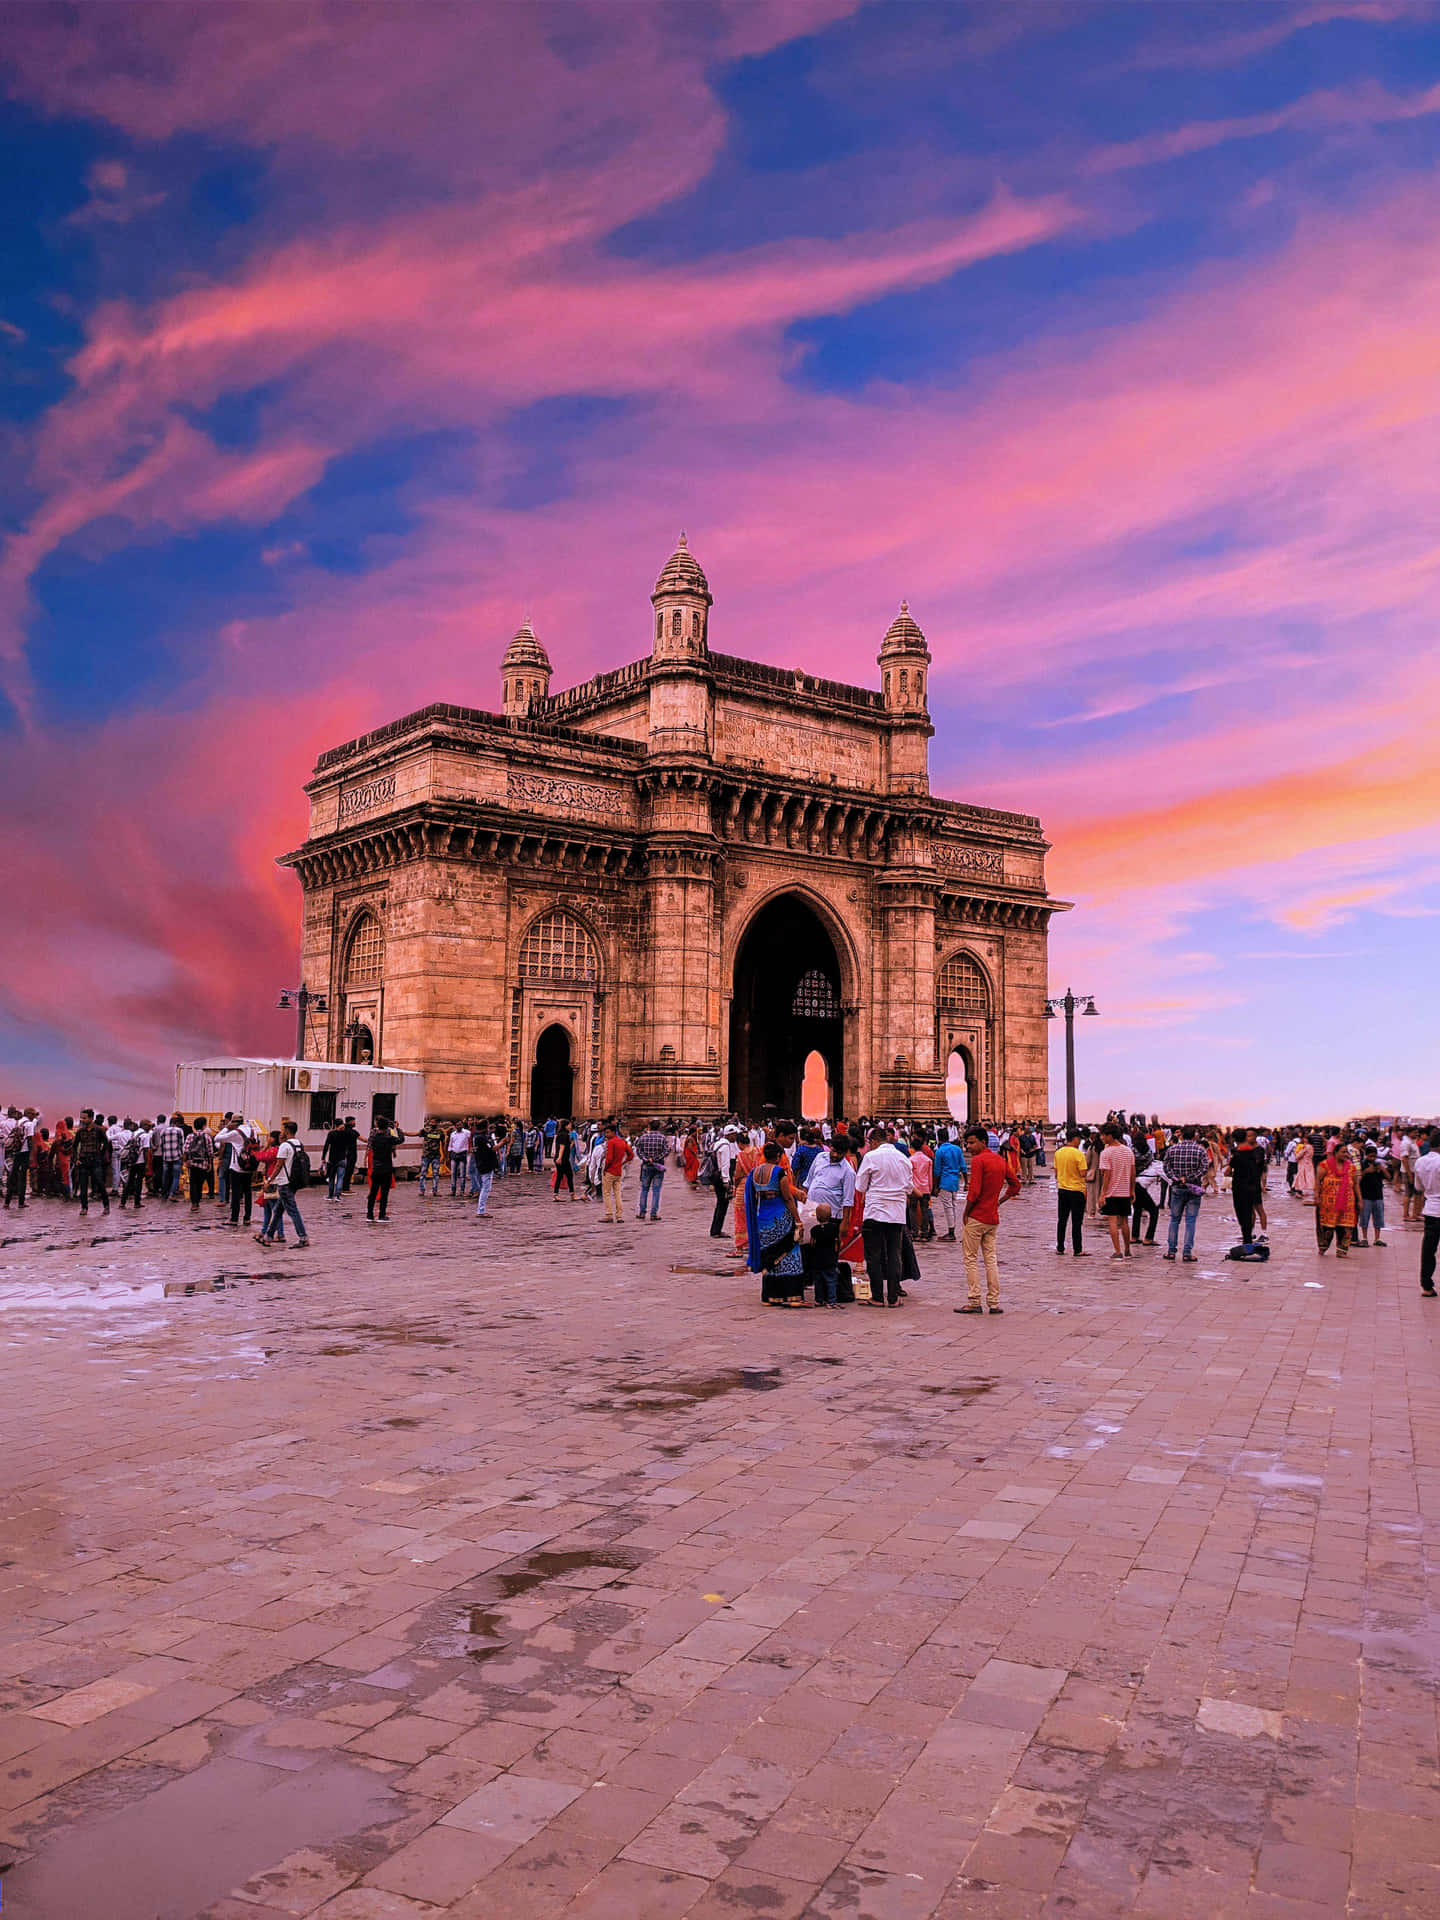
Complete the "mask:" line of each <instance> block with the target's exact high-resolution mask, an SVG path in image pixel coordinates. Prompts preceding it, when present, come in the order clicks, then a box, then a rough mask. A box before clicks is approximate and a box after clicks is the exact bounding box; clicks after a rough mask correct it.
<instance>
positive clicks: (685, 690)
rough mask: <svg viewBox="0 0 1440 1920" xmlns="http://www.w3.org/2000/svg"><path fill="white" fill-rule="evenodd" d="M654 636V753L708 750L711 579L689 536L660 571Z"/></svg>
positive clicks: (654, 601) (652, 600)
mask: <svg viewBox="0 0 1440 1920" xmlns="http://www.w3.org/2000/svg"><path fill="white" fill-rule="evenodd" d="M650 604H651V605H652V606H653V607H654V609H655V640H654V644H653V646H652V648H651V653H650V751H651V753H652V754H685V755H687V756H688V755H693V754H702V755H703V754H707V753H708V752H709V751H710V735H711V718H712V715H711V689H710V681H709V677H708V672H707V669H708V666H709V657H710V649H709V644H708V640H709V628H710V608H711V605H712V604H713V603H712V601H711V597H710V583H709V581H708V580H707V579H706V578H705V571H704V568H703V567H702V566H701V565H700V562H699V561H698V560H697V559H696V558H695V556H694V554H693V553H691V551H690V546H689V542H688V541H687V540H686V538H685V536H684V534H683V533H682V534H681V536H680V544H679V545H678V546H677V547H676V549H675V551H674V553H672V554H671V556H670V558H669V559H668V560H667V561H666V562H665V564H664V566H663V567H662V568H661V569H660V578H659V579H658V580H657V581H656V582H655V591H654V592H653V593H652V594H651V596H650Z"/></svg>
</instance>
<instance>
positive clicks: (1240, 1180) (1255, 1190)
mask: <svg viewBox="0 0 1440 1920" xmlns="http://www.w3.org/2000/svg"><path fill="white" fill-rule="evenodd" d="M1230 1141H1231V1145H1230V1204H1231V1205H1232V1206H1233V1207H1234V1209H1235V1219H1236V1221H1237V1223H1238V1225H1239V1228H1240V1238H1241V1240H1242V1241H1244V1243H1245V1245H1246V1246H1247V1247H1248V1246H1249V1245H1250V1244H1251V1243H1252V1242H1253V1240H1254V1238H1255V1215H1256V1213H1257V1212H1258V1213H1260V1214H1261V1215H1263V1214H1264V1211H1265V1202H1264V1193H1265V1155H1264V1152H1263V1150H1262V1149H1261V1147H1260V1145H1259V1143H1258V1142H1257V1140H1256V1138H1255V1135H1254V1134H1253V1133H1252V1132H1251V1131H1250V1130H1249V1129H1248V1128H1247V1127H1238V1128H1237V1129H1236V1130H1235V1132H1234V1133H1233V1134H1232V1135H1231V1136H1230Z"/></svg>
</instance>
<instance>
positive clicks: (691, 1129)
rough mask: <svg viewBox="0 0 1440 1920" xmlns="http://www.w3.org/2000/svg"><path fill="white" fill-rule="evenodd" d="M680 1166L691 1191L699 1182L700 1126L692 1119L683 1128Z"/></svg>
mask: <svg viewBox="0 0 1440 1920" xmlns="http://www.w3.org/2000/svg"><path fill="white" fill-rule="evenodd" d="M680 1166H681V1170H682V1171H683V1173H684V1175H685V1184H686V1186H687V1187H689V1189H690V1191H691V1192H692V1193H693V1192H694V1191H695V1189H696V1187H697V1186H698V1185H699V1184H700V1128H699V1125H698V1124H697V1122H695V1121H694V1120H692V1121H691V1122H690V1124H689V1126H688V1127H687V1128H686V1129H685V1137H684V1139H683V1140H682V1142H681V1145H680Z"/></svg>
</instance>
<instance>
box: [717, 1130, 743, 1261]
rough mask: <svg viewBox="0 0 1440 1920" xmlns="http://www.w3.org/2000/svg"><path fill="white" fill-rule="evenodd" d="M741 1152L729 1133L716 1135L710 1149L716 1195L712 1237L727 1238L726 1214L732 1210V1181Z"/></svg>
mask: <svg viewBox="0 0 1440 1920" xmlns="http://www.w3.org/2000/svg"><path fill="white" fill-rule="evenodd" d="M738 1152H739V1148H738V1147H737V1146H736V1144H735V1141H734V1139H733V1138H732V1137H731V1135H729V1134H728V1133H720V1134H717V1135H716V1138H715V1144H714V1146H713V1147H711V1149H710V1160H711V1171H710V1190H711V1192H712V1193H713V1194H714V1195H715V1210H714V1212H713V1213H712V1214H711V1216H710V1238H711V1239H712V1240H723V1239H724V1238H725V1215H726V1214H727V1213H728V1212H729V1210H730V1193H731V1182H732V1180H733V1179H734V1175H735V1158H736V1155H737V1154H738Z"/></svg>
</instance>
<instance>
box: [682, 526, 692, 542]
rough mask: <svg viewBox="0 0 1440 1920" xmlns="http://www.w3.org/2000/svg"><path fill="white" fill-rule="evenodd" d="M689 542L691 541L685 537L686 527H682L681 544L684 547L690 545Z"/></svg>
mask: <svg viewBox="0 0 1440 1920" xmlns="http://www.w3.org/2000/svg"><path fill="white" fill-rule="evenodd" d="M689 544H690V542H689V541H688V540H687V539H686V538H685V529H684V528H683V527H682V528H681V529H680V545H681V546H682V547H688V546H689Z"/></svg>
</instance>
